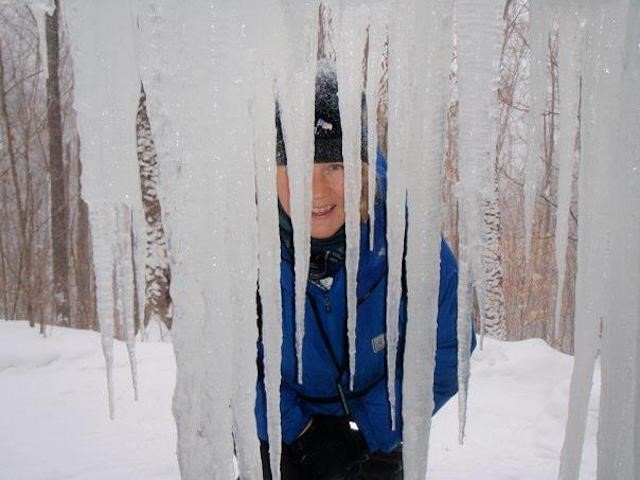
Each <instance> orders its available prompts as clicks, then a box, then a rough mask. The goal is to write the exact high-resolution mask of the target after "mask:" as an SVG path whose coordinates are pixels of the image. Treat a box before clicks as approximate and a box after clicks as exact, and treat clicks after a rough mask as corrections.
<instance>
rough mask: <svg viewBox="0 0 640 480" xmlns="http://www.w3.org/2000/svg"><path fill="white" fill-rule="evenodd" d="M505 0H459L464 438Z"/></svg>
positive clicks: (480, 289) (460, 371)
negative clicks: (471, 321) (473, 311)
mask: <svg viewBox="0 0 640 480" xmlns="http://www.w3.org/2000/svg"><path fill="white" fill-rule="evenodd" d="M502 10H503V2H501V1H498V0H492V1H491V2H486V1H477V0H469V1H466V0H460V1H458V2H457V3H456V32H457V42H458V43H457V49H458V91H459V102H460V113H459V122H460V146H459V148H460V160H459V172H460V182H459V184H458V186H457V195H458V198H459V208H460V225H459V239H460V240H459V241H460V246H459V256H458V274H459V277H458V405H459V412H460V413H459V416H460V434H459V439H460V442H462V440H463V438H464V426H465V421H466V408H467V407H466V404H467V386H468V383H469V351H470V345H471V343H470V342H471V330H470V325H469V318H470V317H471V308H472V293H473V291H472V285H473V286H475V288H476V291H477V293H478V298H479V303H480V304H481V305H482V303H483V299H484V285H483V282H484V277H485V274H484V271H483V267H482V264H481V258H482V248H483V245H484V244H485V243H486V239H485V238H484V236H483V223H482V220H483V206H484V204H485V200H486V199H487V198H489V196H490V195H491V192H492V181H491V178H492V177H491V174H490V169H491V165H492V160H493V156H494V155H495V145H496V113H497V112H496V109H495V106H494V104H493V102H492V95H494V92H495V90H496V87H497V80H498V71H497V64H498V54H499V46H500V39H501V33H502V32H501V26H502Z"/></svg>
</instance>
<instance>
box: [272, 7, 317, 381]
mask: <svg viewBox="0 0 640 480" xmlns="http://www.w3.org/2000/svg"><path fill="white" fill-rule="evenodd" d="M281 8H282V9H283V16H282V18H281V23H278V26H277V28H276V30H279V31H282V32H285V35H286V40H285V41H284V46H283V50H282V51H281V55H284V57H285V61H284V68H282V69H281V71H280V72H278V101H279V103H280V114H281V120H282V134H283V138H284V143H285V145H286V149H287V170H288V174H289V191H290V194H291V221H292V222H293V246H294V251H295V316H296V355H297V361H298V382H300V383H302V374H303V369H304V367H303V365H302V341H303V338H304V315H305V299H306V292H307V277H308V275H309V254H310V249H311V244H310V219H311V200H312V198H311V195H312V194H311V179H312V171H313V165H312V159H313V151H314V143H313V138H314V137H313V132H314V125H313V120H314V111H315V102H314V98H315V95H314V93H315V77H316V56H317V50H318V32H317V30H318V8H317V5H314V4H313V2H310V3H303V2H296V1H293V0H282V7H281Z"/></svg>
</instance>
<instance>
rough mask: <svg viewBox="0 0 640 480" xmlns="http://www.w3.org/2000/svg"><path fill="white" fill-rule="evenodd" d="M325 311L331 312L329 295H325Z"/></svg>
mask: <svg viewBox="0 0 640 480" xmlns="http://www.w3.org/2000/svg"><path fill="white" fill-rule="evenodd" d="M324 311H325V312H327V313H331V302H330V301H329V295H325V296H324Z"/></svg>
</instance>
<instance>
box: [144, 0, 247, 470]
mask: <svg viewBox="0 0 640 480" xmlns="http://www.w3.org/2000/svg"><path fill="white" fill-rule="evenodd" d="M228 20H230V19H229V18H228V15H225V10H224V9H223V8H222V7H221V9H220V11H219V10H218V8H217V7H216V8H215V9H214V8H212V5H211V4H210V2H206V1H202V2H192V3H189V4H176V3H175V2H172V1H170V0H167V1H161V0H158V1H152V0H149V1H146V0H144V1H143V0H141V1H140V2H138V25H139V31H140V41H139V44H138V53H139V58H140V59H141V65H140V72H141V76H142V80H143V84H144V87H145V91H146V93H147V96H148V101H149V102H148V107H149V117H150V121H151V124H152V125H153V127H154V132H158V133H157V135H156V136H155V138H156V140H157V143H156V145H157V147H158V157H159V162H158V163H159V166H160V191H159V193H160V198H161V200H162V202H163V203H162V205H163V222H165V225H166V227H167V233H168V239H169V248H170V250H171V252H172V255H173V257H174V260H175V263H174V264H173V265H172V283H171V295H172V299H173V300H174V307H175V309H174V324H173V330H172V339H173V344H174V351H175V354H176V369H177V371H176V388H175V393H174V399H173V411H174V416H175V418H176V426H177V430H178V449H177V450H178V461H179V464H180V470H181V475H182V478H183V479H200V478H235V476H234V468H233V443H232V437H231V432H232V424H233V417H232V410H231V409H230V408H229V405H230V402H231V396H232V374H233V367H232V362H230V361H229V359H231V358H233V355H234V353H233V352H234V347H233V339H234V328H233V327H234V324H233V321H232V318H233V314H232V307H231V301H230V298H231V288H230V284H229V283H230V278H231V271H232V267H231V266H230V265H229V262H230V261H231V260H230V259H228V255H227V254H226V252H227V250H226V245H227V242H228V240H227V236H226V234H225V227H226V222H227V221H228V219H227V215H226V211H225V209H226V208H227V198H228V196H229V190H228V189H229V188H233V187H232V186H231V185H229V183H230V178H231V177H232V174H233V172H234V171H235V169H234V167H235V164H234V160H235V159H233V158H230V155H229V154H228V153H227V152H228V148H229V143H228V142H231V141H232V139H227V138H226V137H225V136H226V134H227V133H228V130H227V126H226V125H224V121H225V119H224V118H222V117H221V106H220V105H221V99H223V98H225V96H229V95H232V94H233V93H234V89H233V87H232V86H230V85H231V84H232V82H233V80H235V79H234V78H231V72H230V71H229V70H226V71H225V69H224V68H225V67H227V66H228V63H225V57H224V55H225V52H228V51H230V50H233V49H234V42H236V41H237V37H235V36H234V37H229V38H223V33H222V32H228V30H225V29H224V28H222V26H223V25H225V22H227V21H228ZM212 27H214V28H212ZM228 28H233V27H232V26H230V25H229V26H228ZM185 52H188V54H185ZM229 114H230V115H231V114H232V112H229ZM165 212H166V214H167V215H166V216H165V215H164V214H165ZM251 254H255V252H252V253H251ZM254 289H255V283H254V285H253V289H252V290H251V293H252V294H253V296H254V297H253V302H255V290H254ZM248 294H249V293H248V292H247V295H248ZM254 305H255V303H254ZM254 315H255V314H254ZM253 320H254V321H255V316H253Z"/></svg>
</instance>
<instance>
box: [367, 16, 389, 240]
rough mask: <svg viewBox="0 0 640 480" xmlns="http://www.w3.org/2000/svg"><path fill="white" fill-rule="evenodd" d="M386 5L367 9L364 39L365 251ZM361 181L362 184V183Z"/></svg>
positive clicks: (371, 217)
mask: <svg viewBox="0 0 640 480" xmlns="http://www.w3.org/2000/svg"><path fill="white" fill-rule="evenodd" d="M385 7H386V5H375V6H372V7H370V8H371V13H370V16H369V29H368V32H367V33H368V36H367V74H366V85H367V88H366V95H367V158H368V161H369V168H368V172H369V175H368V178H367V179H366V181H367V183H368V188H367V191H368V199H367V201H368V210H369V212H368V213H369V250H373V248H374V234H375V220H376V218H375V202H376V173H377V172H376V159H377V149H378V102H379V95H378V92H379V90H380V81H381V80H382V75H383V71H382V57H383V54H384V48H385V42H386V39H387V31H388V30H387V21H388V20H387V19H388V17H389V11H388V9H387V8H385ZM362 181H365V180H364V179H363V180H362Z"/></svg>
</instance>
